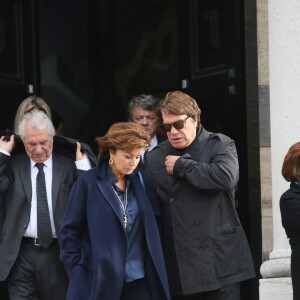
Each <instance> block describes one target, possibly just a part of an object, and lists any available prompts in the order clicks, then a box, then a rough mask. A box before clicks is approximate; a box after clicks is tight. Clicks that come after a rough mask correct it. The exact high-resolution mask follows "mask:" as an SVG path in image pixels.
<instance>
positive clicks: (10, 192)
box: [0, 153, 83, 281]
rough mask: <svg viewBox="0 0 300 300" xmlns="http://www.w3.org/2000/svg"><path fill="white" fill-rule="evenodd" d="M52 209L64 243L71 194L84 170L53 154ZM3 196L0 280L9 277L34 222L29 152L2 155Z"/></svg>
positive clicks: (0, 175)
mask: <svg viewBox="0 0 300 300" xmlns="http://www.w3.org/2000/svg"><path fill="white" fill-rule="evenodd" d="M52 161H53V173H52V206H53V207H52V208H53V218H54V226H55V231H56V233H57V237H58V240H59V241H60V226H61V221H62V218H63V215H64V211H65V208H66V206H67V203H68V200H69V193H70V190H71V187H72V185H73V183H74V182H75V180H76V179H77V178H78V177H79V175H80V174H81V173H82V172H83V171H79V170H76V165H75V162H74V160H72V159H70V158H67V157H65V156H62V155H60V154H57V153H52ZM0 193H1V195H2V196H1V201H5V207H6V214H5V219H4V222H3V226H2V228H1V231H0V281H3V280H5V279H6V278H7V276H8V274H9V272H10V270H11V268H12V266H13V264H14V262H15V260H16V258H17V256H18V253H19V250H20V245H21V240H22V237H23V235H24V233H25V231H26V229H27V226H28V224H29V221H30V209H31V198H32V188H31V171H30V159H29V157H28V155H27V154H26V153H22V154H17V155H13V156H8V155H5V154H2V153H0Z"/></svg>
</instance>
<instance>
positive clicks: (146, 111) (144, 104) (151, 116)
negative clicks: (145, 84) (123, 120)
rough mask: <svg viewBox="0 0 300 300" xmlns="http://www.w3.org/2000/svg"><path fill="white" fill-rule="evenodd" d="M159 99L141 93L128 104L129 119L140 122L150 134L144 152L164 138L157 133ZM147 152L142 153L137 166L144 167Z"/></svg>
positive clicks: (159, 122) (159, 118)
mask: <svg viewBox="0 0 300 300" xmlns="http://www.w3.org/2000/svg"><path fill="white" fill-rule="evenodd" d="M159 101H160V100H159V99H158V98H156V97H155V96H153V95H146V94H141V95H139V96H135V97H133V98H132V99H131V101H130V102H129V105H128V113H129V121H132V122H135V123H138V124H140V125H141V126H142V127H143V128H144V130H145V131H146V132H147V133H148V134H149V135H150V138H151V143H150V145H149V148H148V149H147V150H146V152H150V151H151V150H152V149H153V148H154V147H156V146H157V145H158V144H159V143H160V142H162V141H164V140H165V139H166V136H165V135H160V134H157V131H158V129H159V126H160V125H161V121H162V120H161V115H160V113H159V110H158V104H159ZM146 165H147V153H146V155H145V149H144V151H143V153H142V157H141V162H140V163H139V165H138V167H139V168H143V169H146Z"/></svg>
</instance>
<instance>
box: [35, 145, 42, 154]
mask: <svg viewBox="0 0 300 300" xmlns="http://www.w3.org/2000/svg"><path fill="white" fill-rule="evenodd" d="M42 151H43V147H42V146H40V145H38V146H36V147H35V152H38V153H40V152H42Z"/></svg>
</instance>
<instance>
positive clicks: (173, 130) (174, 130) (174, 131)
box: [170, 125, 178, 134]
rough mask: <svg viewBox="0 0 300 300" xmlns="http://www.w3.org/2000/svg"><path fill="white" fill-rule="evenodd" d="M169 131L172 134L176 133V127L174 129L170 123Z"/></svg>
mask: <svg viewBox="0 0 300 300" xmlns="http://www.w3.org/2000/svg"><path fill="white" fill-rule="evenodd" d="M170 132H171V133H172V134H176V133H178V129H176V128H175V127H174V126H173V125H172V126H171V130H170Z"/></svg>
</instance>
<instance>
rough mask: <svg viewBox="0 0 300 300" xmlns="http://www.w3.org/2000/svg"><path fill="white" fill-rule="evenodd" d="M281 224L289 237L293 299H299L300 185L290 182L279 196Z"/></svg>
mask: <svg viewBox="0 0 300 300" xmlns="http://www.w3.org/2000/svg"><path fill="white" fill-rule="evenodd" d="M280 212H281V220H282V226H283V227H284V229H285V232H286V235H287V237H288V238H289V241H290V245H291V250H292V256H291V275H292V283H293V294H294V298H293V299H300V286H299V282H300V186H299V185H298V184H297V183H295V182H292V183H291V185H290V188H289V189H288V190H287V191H286V192H285V193H283V194H282V196H281V198H280Z"/></svg>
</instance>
